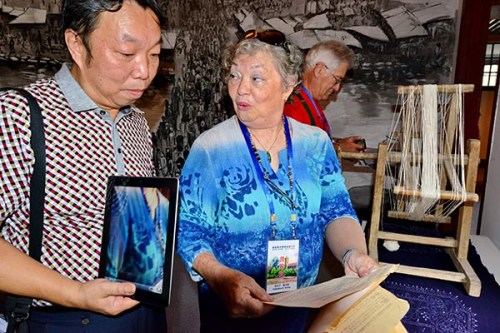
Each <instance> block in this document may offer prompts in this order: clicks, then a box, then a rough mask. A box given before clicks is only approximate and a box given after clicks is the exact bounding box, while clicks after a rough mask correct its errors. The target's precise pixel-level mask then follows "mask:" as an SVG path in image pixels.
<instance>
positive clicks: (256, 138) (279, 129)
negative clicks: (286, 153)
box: [248, 125, 281, 163]
mask: <svg viewBox="0 0 500 333" xmlns="http://www.w3.org/2000/svg"><path fill="white" fill-rule="evenodd" d="M248 131H249V132H250V134H251V136H250V139H252V138H255V140H257V142H258V143H259V145H260V146H261V147H262V148H263V149H264V151H265V152H266V156H267V160H268V161H269V163H271V161H272V159H271V153H270V150H271V149H273V147H274V145H275V144H276V142H277V141H278V137H279V136H280V132H281V125H280V126H279V127H278V130H277V131H276V136H275V137H274V141H273V143H272V144H271V146H270V147H269V148H267V149H266V147H264V145H263V144H262V142H260V140H259V138H258V137H257V135H255V133H253V132H252V130H250V129H248Z"/></svg>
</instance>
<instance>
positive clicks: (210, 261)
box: [178, 31, 377, 333]
mask: <svg viewBox="0 0 500 333" xmlns="http://www.w3.org/2000/svg"><path fill="white" fill-rule="evenodd" d="M301 64H302V55H301V53H300V50H299V49H298V48H297V47H295V46H294V45H291V44H290V43H288V42H287V41H286V39H285V37H284V36H283V35H282V34H281V33H279V32H278V31H263V32H259V33H257V32H251V33H249V34H247V36H246V38H245V39H244V40H242V41H241V42H239V43H238V44H237V45H236V46H234V47H231V48H229V49H228V50H227V52H226V57H225V65H226V69H228V72H229V75H228V83H227V84H228V89H229V95H230V97H231V99H232V102H233V105H234V109H235V112H236V115H235V116H233V117H232V118H230V119H228V120H226V121H224V122H222V123H220V124H218V125H217V126H215V127H213V128H212V129H210V130H208V131H206V132H204V133H203V134H202V135H200V136H199V137H198V139H197V140H196V141H195V142H194V144H193V146H192V148H191V151H190V154H189V156H188V158H187V160H186V164H185V165H184V168H183V170H182V173H181V207H180V212H179V230H178V253H179V255H180V256H181V257H182V259H183V261H184V263H185V265H186V267H187V269H188V271H189V273H190V275H191V277H192V279H193V280H195V281H199V301H200V315H201V331H202V332H253V333H255V332H303V331H304V330H305V326H306V322H307V314H308V312H307V310H306V309H302V308H282V307H276V308H275V307H273V306H271V305H269V304H266V302H268V301H272V299H273V298H272V296H271V295H270V294H272V293H274V292H279V291H286V290H293V289H296V288H302V287H306V286H310V285H313V284H314V283H315V280H316V277H317V274H318V269H319V265H320V261H321V257H322V251H323V240H324V239H326V241H327V243H328V245H329V247H330V249H331V250H332V251H333V254H334V255H335V256H336V257H337V258H338V259H339V260H342V261H343V263H344V266H345V272H346V274H355V275H359V276H364V275H366V274H368V273H369V271H370V270H372V269H374V268H375V267H376V266H377V263H376V262H375V261H373V259H371V258H370V257H369V256H368V255H367V254H366V244H365V238H364V235H363V231H362V229H361V228H360V225H359V222H358V220H357V218H356V215H355V213H354V211H353V209H352V207H351V202H350V199H349V196H348V193H347V191H346V188H345V185H344V179H343V178H342V175H341V170H340V165H339V161H338V159H337V156H336V154H335V151H334V149H333V146H332V143H331V141H330V140H329V138H328V136H327V134H326V132H324V131H322V130H320V129H318V128H316V127H312V126H309V125H304V124H301V123H299V122H297V121H295V120H293V119H290V118H287V117H285V116H284V115H283V106H284V103H285V101H287V99H288V98H289V96H290V94H291V93H292V90H293V88H294V86H295V85H296V84H297V81H298V76H299V73H300V70H301ZM285 250H288V252H286V251H285Z"/></svg>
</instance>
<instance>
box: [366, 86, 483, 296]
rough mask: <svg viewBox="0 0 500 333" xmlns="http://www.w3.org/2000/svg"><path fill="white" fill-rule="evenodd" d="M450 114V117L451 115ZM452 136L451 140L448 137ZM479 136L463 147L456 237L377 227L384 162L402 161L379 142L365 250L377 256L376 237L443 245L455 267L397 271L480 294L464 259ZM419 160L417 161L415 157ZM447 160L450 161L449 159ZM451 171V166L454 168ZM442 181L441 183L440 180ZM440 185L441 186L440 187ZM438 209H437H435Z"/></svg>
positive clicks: (400, 192)
mask: <svg viewBox="0 0 500 333" xmlns="http://www.w3.org/2000/svg"><path fill="white" fill-rule="evenodd" d="M406 89H407V87H399V89H398V94H402V93H404V92H405V91H406ZM473 90H474V86H473V85H464V86H463V92H471V91H473ZM438 91H440V92H454V91H456V90H455V86H453V85H441V86H438ZM451 103H457V96H456V94H453V95H452V102H451ZM450 118H452V117H450ZM455 127H456V124H455V123H453V121H449V122H448V123H447V131H448V133H454V130H455ZM451 140H454V139H453V138H451ZM479 147H480V142H479V140H475V139H471V140H468V141H467V147H466V155H467V156H466V159H465V163H466V171H465V172H466V174H465V189H466V192H467V196H466V201H465V202H464V203H463V204H462V205H461V206H460V208H459V216H458V221H457V222H458V223H457V230H456V235H455V237H443V238H440V237H427V236H419V235H410V234H404V233H394V232H386V231H382V230H379V229H380V219H381V213H382V212H381V210H382V205H383V197H384V184H385V182H384V180H385V170H386V165H389V164H395V163H400V164H401V163H402V161H401V153H397V152H389V151H388V146H387V144H384V143H381V144H379V146H378V153H377V166H376V171H375V179H374V193H373V204H372V215H371V224H370V234H369V239H368V251H369V254H370V256H371V257H373V258H374V259H376V260H378V248H377V246H378V241H379V240H394V241H399V242H409V243H415V244H426V245H434V246H439V247H444V248H446V252H447V253H448V254H449V256H450V257H451V259H452V261H453V263H454V265H455V268H456V269H457V271H448V270H438V269H430V268H423V267H416V266H407V265H400V266H399V269H398V273H402V274H409V275H414V276H421V277H430V278H435V279H441V280H447V281H453V282H461V283H463V284H464V286H465V289H466V290H467V293H468V294H469V295H470V296H476V297H477V296H479V295H480V293H481V281H480V280H479V277H478V276H477V274H476V273H475V272H474V270H473V268H472V266H471V265H470V263H469V262H468V260H467V254H468V250H469V238H470V229H471V222H472V213H473V206H474V202H477V201H478V200H479V199H478V196H477V194H475V193H474V191H475V187H476V179H477V170H478V165H479V160H480V158H479ZM417 163H418V161H417ZM448 163H451V162H450V161H448ZM445 169H446V174H447V175H448V176H450V175H449V173H450V172H451V171H450V170H451V169H452V168H449V166H448V168H446V165H445ZM453 171H454V170H453ZM441 180H442V182H441V183H442V185H443V184H446V183H445V182H446V175H442V177H441ZM443 182H444V183H443ZM442 188H443V187H442ZM397 192H398V193H397V194H398V195H403V196H404V195H411V193H405V191H404V190H398V191H397ZM448 195H449V193H447V191H442V192H441V199H449V198H448ZM438 213H439V209H438ZM405 214H407V213H404V212H389V216H392V217H396V218H403V219H409V216H405ZM422 221H423V222H438V223H440V222H442V219H439V218H435V216H433V215H427V216H425V217H424V219H423V220H422Z"/></svg>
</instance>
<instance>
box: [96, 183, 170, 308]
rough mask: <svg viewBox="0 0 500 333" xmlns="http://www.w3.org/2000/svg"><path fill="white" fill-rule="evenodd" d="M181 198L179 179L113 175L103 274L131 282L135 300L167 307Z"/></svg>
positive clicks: (107, 195)
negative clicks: (179, 200)
mask: <svg viewBox="0 0 500 333" xmlns="http://www.w3.org/2000/svg"><path fill="white" fill-rule="evenodd" d="M178 199H179V181H178V179H177V178H157V177H125V176H112V177H110V178H109V181H108V188H107V193H106V208H105V212H104V227H103V237H102V245H101V260H100V264H99V277H102V278H106V279H108V280H111V281H129V282H132V283H134V284H135V285H136V293H135V299H137V300H139V301H141V302H143V303H148V304H153V305H161V306H168V305H169V303H170V294H171V287H172V268H173V260H174V250H175V233H176V225H177V205H178Z"/></svg>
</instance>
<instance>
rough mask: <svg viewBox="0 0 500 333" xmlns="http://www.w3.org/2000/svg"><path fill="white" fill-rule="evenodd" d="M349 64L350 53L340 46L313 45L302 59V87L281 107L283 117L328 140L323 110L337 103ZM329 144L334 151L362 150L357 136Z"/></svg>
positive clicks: (334, 44)
mask: <svg viewBox="0 0 500 333" xmlns="http://www.w3.org/2000/svg"><path fill="white" fill-rule="evenodd" d="M353 61H354V52H353V51H352V50H351V49H350V48H349V47H347V46H346V45H345V44H343V43H341V42H337V41H334V40H331V41H325V42H320V43H317V44H316V45H314V46H313V47H312V48H311V49H310V50H309V51H308V52H307V54H306V57H305V61H304V70H303V73H302V84H301V85H299V86H298V87H297V88H296V93H295V94H294V95H293V98H292V103H287V104H285V114H286V115H287V116H289V117H292V118H294V119H296V120H298V121H300V122H302V123H305V124H309V125H313V126H317V127H320V128H322V129H323V130H325V131H326V132H327V133H328V135H329V136H330V137H332V133H331V130H330V124H329V123H328V120H327V119H326V116H325V113H324V111H323V109H324V108H325V107H326V106H327V105H328V104H329V103H330V102H331V101H335V100H336V99H337V95H338V93H339V92H340V90H341V89H342V84H343V83H344V80H345V76H346V73H347V71H348V70H349V69H350V68H351V67H352V63H353ZM332 140H333V143H334V145H335V149H336V150H337V151H339V150H341V151H347V152H360V151H364V150H365V148H366V146H365V144H364V143H363V137H361V136H350V137H346V138H341V139H340V138H333V139H332Z"/></svg>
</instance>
